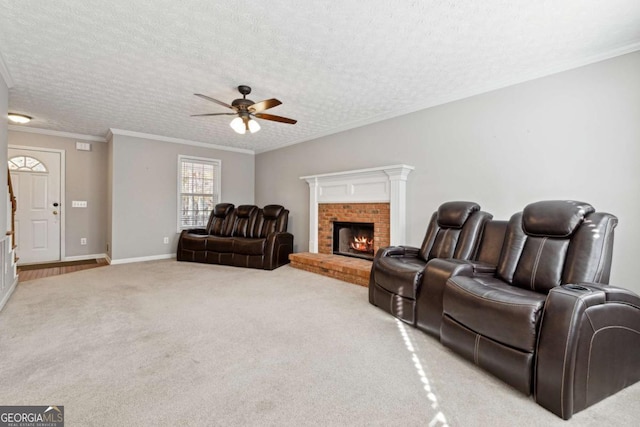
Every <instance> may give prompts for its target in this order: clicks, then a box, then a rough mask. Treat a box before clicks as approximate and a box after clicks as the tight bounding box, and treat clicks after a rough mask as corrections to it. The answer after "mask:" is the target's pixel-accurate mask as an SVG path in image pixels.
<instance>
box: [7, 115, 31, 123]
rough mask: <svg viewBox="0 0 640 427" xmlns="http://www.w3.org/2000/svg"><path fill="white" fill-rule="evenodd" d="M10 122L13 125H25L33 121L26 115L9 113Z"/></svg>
mask: <svg viewBox="0 0 640 427" xmlns="http://www.w3.org/2000/svg"><path fill="white" fill-rule="evenodd" d="M8 117H9V120H10V121H11V122H13V123H18V124H21V125H23V124H25V123H29V122H30V121H31V117H29V116H27V115H24V114H18V113H9V114H8Z"/></svg>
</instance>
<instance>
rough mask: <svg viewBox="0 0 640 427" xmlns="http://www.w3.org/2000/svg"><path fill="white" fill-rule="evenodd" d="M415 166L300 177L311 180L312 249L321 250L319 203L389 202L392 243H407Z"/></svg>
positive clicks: (313, 250)
mask: <svg viewBox="0 0 640 427" xmlns="http://www.w3.org/2000/svg"><path fill="white" fill-rule="evenodd" d="M414 169H415V168H414V167H413V166H408V165H404V164H400V165H390V166H380V167H374V168H368V169H357V170H350V171H343V172H330V173H324V174H319V175H309V176H303V177H300V179H303V180H305V181H306V182H307V183H308V184H309V252H312V253H317V252H318V204H320V203H378V202H388V203H389V205H390V218H389V219H390V232H391V233H390V234H391V236H390V243H391V245H394V246H395V245H401V244H404V243H405V235H406V184H407V177H408V175H409V173H411V171H412V170H414Z"/></svg>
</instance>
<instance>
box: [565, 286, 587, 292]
mask: <svg viewBox="0 0 640 427" xmlns="http://www.w3.org/2000/svg"><path fill="white" fill-rule="evenodd" d="M562 287H563V288H565V289H571V290H572V291H583V292H591V289H589V288H587V287H585V286H580V285H564V286H562Z"/></svg>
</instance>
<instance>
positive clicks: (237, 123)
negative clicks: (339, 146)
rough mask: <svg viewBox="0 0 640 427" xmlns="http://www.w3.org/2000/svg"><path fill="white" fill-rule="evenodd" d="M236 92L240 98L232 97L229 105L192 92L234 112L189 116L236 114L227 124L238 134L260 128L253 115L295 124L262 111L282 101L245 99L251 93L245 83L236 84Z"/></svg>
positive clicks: (294, 121) (255, 130)
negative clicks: (240, 95)
mask: <svg viewBox="0 0 640 427" xmlns="http://www.w3.org/2000/svg"><path fill="white" fill-rule="evenodd" d="M238 92H240V94H242V98H238V99H234V100H233V102H232V103H231V105H229V104H227V103H226V102H222V101H218V100H217V99H214V98H211V97H209V96H207V95H203V94H201V93H194V95H195V96H199V97H200V98H202V99H206V100H207V101H211V102H215V103H216V104H218V105H222V106H223V107H227V108H230V109H232V110H233V111H235V112H234V113H208V114H192V115H191V117H203V116H235V115H237V116H238V117H236V118H235V119H233V120H231V123H229V126H231V128H232V129H233V130H234V131H236V132H237V133H240V134H244V133H246V132H247V131H249V132H251V133H255V132H257V131H259V130H260V124H259V123H258V122H257V121H256V120H254V119H253V117H256V118H258V119H263V120H271V121H273V122H280V123H287V124H290V125H295V124H296V123H297V120H293V119H288V118H286V117H281V116H275V115H273V114H265V113H263V111H264V110H268V109H269V108H273V107H277V106H278V105H280V104H282V102H280V101H278V100H277V99H275V98H271V99H265V100H264V101H260V102H253V101H252V100H250V99H247V95H249V94H250V93H251V88H250V87H249V86H245V85H240V86H238Z"/></svg>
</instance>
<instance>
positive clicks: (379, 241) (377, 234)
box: [318, 203, 389, 254]
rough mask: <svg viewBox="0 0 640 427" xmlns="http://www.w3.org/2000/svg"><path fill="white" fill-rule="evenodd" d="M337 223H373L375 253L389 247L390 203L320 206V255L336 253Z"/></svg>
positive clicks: (329, 204)
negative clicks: (335, 226)
mask: <svg viewBox="0 0 640 427" xmlns="http://www.w3.org/2000/svg"><path fill="white" fill-rule="evenodd" d="M336 221H347V222H360V223H373V252H374V253H375V252H377V250H378V249H379V248H384V247H386V246H389V203H320V204H318V253H321V254H331V253H333V252H334V250H333V246H334V241H333V232H334V227H333V223H334V222H336Z"/></svg>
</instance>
